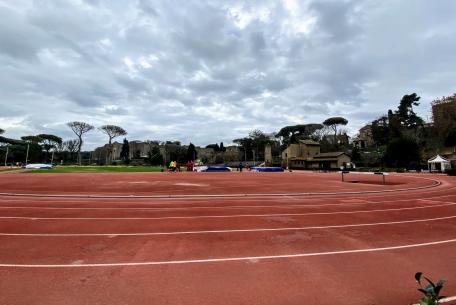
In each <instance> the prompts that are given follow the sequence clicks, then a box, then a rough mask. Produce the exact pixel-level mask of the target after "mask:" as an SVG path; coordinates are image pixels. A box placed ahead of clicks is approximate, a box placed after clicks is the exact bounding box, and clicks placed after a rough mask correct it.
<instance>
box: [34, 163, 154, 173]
mask: <svg viewBox="0 0 456 305" xmlns="http://www.w3.org/2000/svg"><path fill="white" fill-rule="evenodd" d="M162 169H163V168H162V167H160V166H124V165H120V166H96V165H90V166H56V167H54V168H53V169H37V170H31V171H27V172H28V173H40V174H41V173H49V174H51V173H52V174H60V173H110V172H114V173H121V172H126V173H135V172H138V173H145V172H160V171H161V170H162Z"/></svg>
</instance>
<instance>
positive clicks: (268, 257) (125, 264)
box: [0, 238, 456, 268]
mask: <svg viewBox="0 0 456 305" xmlns="http://www.w3.org/2000/svg"><path fill="white" fill-rule="evenodd" d="M454 242H456V238H455V239H447V240H439V241H433V242H427V243H419V244H406V245H401V246H389V247H381V248H367V249H352V250H338V251H329V252H311V253H296V254H283V255H264V256H245V257H224V258H208V259H189V260H172V261H146V262H123V263H88V264H84V263H78V264H4V263H0V267H13V268H87V267H132V266H152V265H182V264H202V263H221V262H236V261H259V260H273V259H290V258H301V257H312V256H326V255H339V254H354V253H369V252H381V251H389V250H401V249H409V248H418V247H427V246H435V245H442V244H449V243H454Z"/></svg>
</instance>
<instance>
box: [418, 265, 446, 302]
mask: <svg viewBox="0 0 456 305" xmlns="http://www.w3.org/2000/svg"><path fill="white" fill-rule="evenodd" d="M421 277H424V279H425V280H426V281H427V282H428V284H427V285H426V286H425V287H424V288H423V285H422V284H421ZM415 280H416V281H417V282H418V284H419V285H420V288H418V291H419V292H421V293H422V294H423V297H422V298H421V300H420V305H437V304H439V302H440V300H441V299H443V298H445V297H444V296H441V295H440V291H441V290H442V288H443V285H444V284H445V282H446V279H440V280H439V281H438V282H437V283H436V284H434V283H433V282H432V281H431V280H430V279H428V278H427V277H425V276H423V273H422V272H417V273H415Z"/></svg>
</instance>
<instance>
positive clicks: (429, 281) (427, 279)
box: [424, 277, 435, 287]
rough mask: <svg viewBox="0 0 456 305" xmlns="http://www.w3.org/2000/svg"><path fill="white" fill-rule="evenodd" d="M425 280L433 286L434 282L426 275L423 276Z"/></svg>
mask: <svg viewBox="0 0 456 305" xmlns="http://www.w3.org/2000/svg"><path fill="white" fill-rule="evenodd" d="M424 278H425V279H426V281H428V283H429V284H431V286H432V287H435V284H434V283H433V282H432V281H431V280H430V279H429V278H427V277H424Z"/></svg>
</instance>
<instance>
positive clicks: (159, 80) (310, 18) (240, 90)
mask: <svg viewBox="0 0 456 305" xmlns="http://www.w3.org/2000/svg"><path fill="white" fill-rule="evenodd" d="M455 11H456V1H454V0H439V1H429V0H408V1H406V0H405V1H398V0H377V1H336V0H334V1H317V0H315V1H304V0H302V1H294V0H288V1H285V0H284V1H279V0H276V1H267V0H258V1H257V0H248V1H247V0H246V1H235V0H230V1H209V0H195V1H190V0H182V1H173V0H164V1H148V0H139V1H134V0H131V1H130V0H129V1H123V0H117V1H114V0H106V1H103V0H85V1H84V0H71V1H70V0H65V1H57V0H49V1H44V0H42V1H41V0H40V1H38V0H37V1H30V0H24V1H22V0H0V71H1V72H0V128H2V129H5V130H6V134H5V135H6V136H9V137H20V136H23V135H29V134H38V133H52V134H57V135H59V136H62V137H63V138H65V139H69V138H74V136H73V135H72V133H71V131H70V129H69V128H68V127H66V125H65V124H66V123H67V122H69V121H74V120H77V121H85V122H88V123H91V124H93V125H95V126H101V125H103V124H116V125H120V126H122V127H123V128H125V129H126V130H127V131H128V133H129V135H128V139H130V140H134V139H140V140H146V139H151V140H152V139H158V140H180V141H182V142H183V143H184V144H186V143H188V142H190V141H192V142H193V143H196V144H198V145H206V144H209V143H215V142H220V141H223V142H225V143H230V142H231V141H232V140H233V139H234V138H237V137H242V136H245V135H247V134H248V132H249V131H251V130H253V129H261V130H262V131H264V132H273V131H277V130H278V129H280V128H281V127H283V126H285V125H291V124H305V123H314V122H315V123H320V122H322V121H323V120H324V119H326V118H327V117H330V116H344V117H346V118H347V119H348V120H349V125H348V126H347V129H348V131H349V133H350V134H352V135H353V134H355V133H356V131H357V129H358V128H359V127H361V126H362V125H364V124H365V123H368V122H370V121H372V120H373V119H375V118H377V117H378V116H380V115H382V114H383V113H386V111H387V110H388V109H389V108H396V107H397V105H398V103H399V100H400V98H401V97H402V96H403V95H404V94H408V93H412V92H416V93H418V95H420V96H421V105H420V106H419V107H418V109H417V110H418V112H419V114H420V115H422V116H423V118H425V119H429V118H430V102H431V101H432V100H433V99H434V98H436V97H440V96H442V95H450V94H452V93H454V92H456V60H455V59H456V56H455V54H456V39H455V37H456V18H455V17H454V12H455ZM104 142H106V139H105V137H104V136H103V134H101V133H100V132H95V131H94V132H91V133H89V134H87V137H86V146H85V148H86V149H89V148H93V147H95V146H97V145H100V144H102V143H104Z"/></svg>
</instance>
